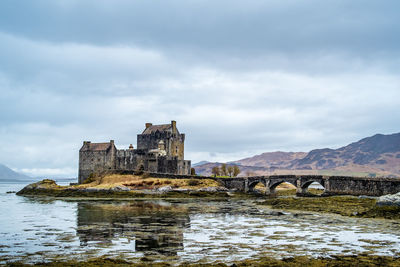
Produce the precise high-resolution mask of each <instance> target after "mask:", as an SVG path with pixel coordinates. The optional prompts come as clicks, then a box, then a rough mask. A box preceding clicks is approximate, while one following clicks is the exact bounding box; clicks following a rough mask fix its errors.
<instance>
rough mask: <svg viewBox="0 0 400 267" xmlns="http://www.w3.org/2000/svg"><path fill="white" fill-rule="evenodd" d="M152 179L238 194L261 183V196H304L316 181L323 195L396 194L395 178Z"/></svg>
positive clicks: (399, 187) (397, 183) (399, 184)
mask: <svg viewBox="0 0 400 267" xmlns="http://www.w3.org/2000/svg"><path fill="white" fill-rule="evenodd" d="M150 175H151V176H152V177H159V178H173V179H213V180H215V181H217V182H219V183H220V184H221V186H223V187H225V188H228V189H236V190H237V191H241V192H246V193H247V192H253V191H254V187H255V186H256V185H257V184H258V183H261V184H263V185H264V186H265V188H266V192H265V194H267V195H270V194H274V193H275V189H276V187H277V186H278V185H280V184H281V183H285V182H286V183H290V184H292V185H294V186H295V187H296V191H297V192H296V193H297V195H308V194H309V193H308V187H309V186H310V185H311V184H312V183H314V182H317V183H319V184H320V185H322V186H323V187H324V193H323V195H355V196H359V195H367V196H381V195H387V194H395V193H397V192H400V179H396V178H366V177H352V176H322V175H270V176H250V177H235V178H216V177H210V176H191V175H177V174H162V173H150Z"/></svg>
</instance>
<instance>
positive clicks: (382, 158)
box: [289, 133, 400, 174]
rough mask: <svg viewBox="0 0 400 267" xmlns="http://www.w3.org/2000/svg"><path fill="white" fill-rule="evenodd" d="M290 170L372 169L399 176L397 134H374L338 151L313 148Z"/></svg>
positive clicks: (399, 158) (399, 149)
mask: <svg viewBox="0 0 400 267" xmlns="http://www.w3.org/2000/svg"><path fill="white" fill-rule="evenodd" d="M289 168H290V169H316V170H326V169H346V168H353V169H374V170H377V171H386V172H391V173H396V174H400V133H396V134H391V135H383V134H376V135H374V136H371V137H367V138H364V139H361V140H360V141H358V142H355V143H351V144H350V145H347V146H344V147H341V148H338V149H329V148H324V149H316V150H312V151H310V152H309V153H308V154H307V156H305V157H304V158H302V159H297V160H295V161H293V162H292V164H291V165H290V166H289Z"/></svg>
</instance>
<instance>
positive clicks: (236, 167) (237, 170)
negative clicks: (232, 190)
mask: <svg viewBox="0 0 400 267" xmlns="http://www.w3.org/2000/svg"><path fill="white" fill-rule="evenodd" d="M239 173H240V168H239V166H238V165H235V166H233V177H236V176H238V175H239Z"/></svg>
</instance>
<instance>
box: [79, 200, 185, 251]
mask: <svg viewBox="0 0 400 267" xmlns="http://www.w3.org/2000/svg"><path fill="white" fill-rule="evenodd" d="M77 224H78V227H77V234H78V236H79V240H80V244H81V246H87V245H88V244H91V245H92V244H93V243H97V244H99V245H103V246H107V244H110V245H111V244H112V242H113V241H115V240H116V239H118V238H126V239H127V240H129V242H130V243H133V242H134V244H135V245H134V251H141V252H144V253H145V254H154V253H155V252H157V253H160V254H163V255H168V256H173V255H177V252H178V251H182V250H183V232H184V230H185V228H189V227H190V218H189V214H188V211H187V210H186V209H185V208H182V207H181V206H175V205H172V204H171V203H167V202H162V201H160V202H145V201H141V202H139V201H136V202H131V203H126V202H125V203H120V204H111V203H98V202H81V203H78V209H77ZM132 250H133V247H132Z"/></svg>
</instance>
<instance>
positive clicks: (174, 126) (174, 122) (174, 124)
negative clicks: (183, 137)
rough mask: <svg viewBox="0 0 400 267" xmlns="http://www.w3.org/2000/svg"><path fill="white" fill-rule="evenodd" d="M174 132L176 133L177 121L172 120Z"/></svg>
mask: <svg viewBox="0 0 400 267" xmlns="http://www.w3.org/2000/svg"><path fill="white" fill-rule="evenodd" d="M171 126H172V133H176V121H171Z"/></svg>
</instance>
